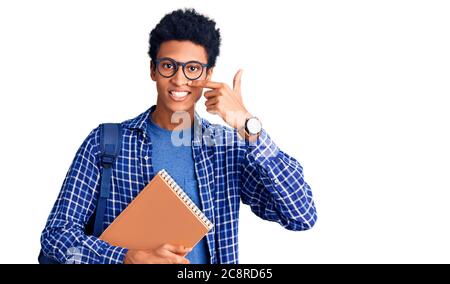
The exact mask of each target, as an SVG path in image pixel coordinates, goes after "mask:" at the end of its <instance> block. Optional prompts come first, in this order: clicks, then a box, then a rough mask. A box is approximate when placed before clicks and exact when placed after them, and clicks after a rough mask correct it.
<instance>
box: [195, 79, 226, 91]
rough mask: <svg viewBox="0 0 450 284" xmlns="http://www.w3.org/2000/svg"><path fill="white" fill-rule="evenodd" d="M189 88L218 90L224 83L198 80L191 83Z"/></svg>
mask: <svg viewBox="0 0 450 284" xmlns="http://www.w3.org/2000/svg"><path fill="white" fill-rule="evenodd" d="M188 86H191V87H201V88H209V89H218V88H220V87H222V83H218V82H212V81H207V80H196V81H189V82H188Z"/></svg>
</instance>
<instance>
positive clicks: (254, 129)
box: [247, 117, 261, 135]
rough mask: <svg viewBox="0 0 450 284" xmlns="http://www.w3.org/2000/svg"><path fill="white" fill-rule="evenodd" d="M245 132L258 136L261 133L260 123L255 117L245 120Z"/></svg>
mask: <svg viewBox="0 0 450 284" xmlns="http://www.w3.org/2000/svg"><path fill="white" fill-rule="evenodd" d="M247 130H248V133H249V134H252V135H254V134H258V133H259V132H260V131H261V122H259V120H258V119H257V118H255V117H252V118H250V119H249V120H247Z"/></svg>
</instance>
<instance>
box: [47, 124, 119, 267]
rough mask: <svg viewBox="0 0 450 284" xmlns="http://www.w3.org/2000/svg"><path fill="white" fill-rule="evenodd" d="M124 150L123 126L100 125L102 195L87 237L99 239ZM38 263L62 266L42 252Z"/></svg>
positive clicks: (91, 220) (87, 226)
mask: <svg viewBox="0 0 450 284" xmlns="http://www.w3.org/2000/svg"><path fill="white" fill-rule="evenodd" d="M121 148H122V125H121V124H120V123H103V124H100V162H101V165H102V170H101V173H100V177H101V180H100V195H99V197H98V199H97V206H96V209H95V212H94V214H92V216H91V218H90V219H89V222H88V224H87V225H86V228H85V234H86V235H92V236H95V237H99V236H100V235H101V234H102V232H103V229H102V227H103V226H102V225H103V220H104V216H105V210H106V202H107V200H108V197H109V192H110V189H111V173H112V166H113V164H114V161H115V160H116V158H117V156H118V155H119V153H120V149H121ZM38 261H39V263H40V264H61V263H59V262H58V261H57V260H56V259H54V258H51V257H48V256H46V255H45V254H44V252H43V251H42V249H41V251H40V253H39V257H38Z"/></svg>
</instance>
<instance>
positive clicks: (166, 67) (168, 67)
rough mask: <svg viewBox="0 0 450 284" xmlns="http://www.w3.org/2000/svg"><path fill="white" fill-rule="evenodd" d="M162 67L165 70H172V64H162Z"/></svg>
mask: <svg viewBox="0 0 450 284" xmlns="http://www.w3.org/2000/svg"><path fill="white" fill-rule="evenodd" d="M162 66H163V68H165V69H173V64H172V63H163V64H162Z"/></svg>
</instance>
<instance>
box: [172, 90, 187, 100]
mask: <svg viewBox="0 0 450 284" xmlns="http://www.w3.org/2000/svg"><path fill="white" fill-rule="evenodd" d="M190 94H191V92H188V91H169V95H170V97H171V98H172V99H173V100H175V101H183V100H184V99H186V98H187V97H188V96H189V95H190Z"/></svg>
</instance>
